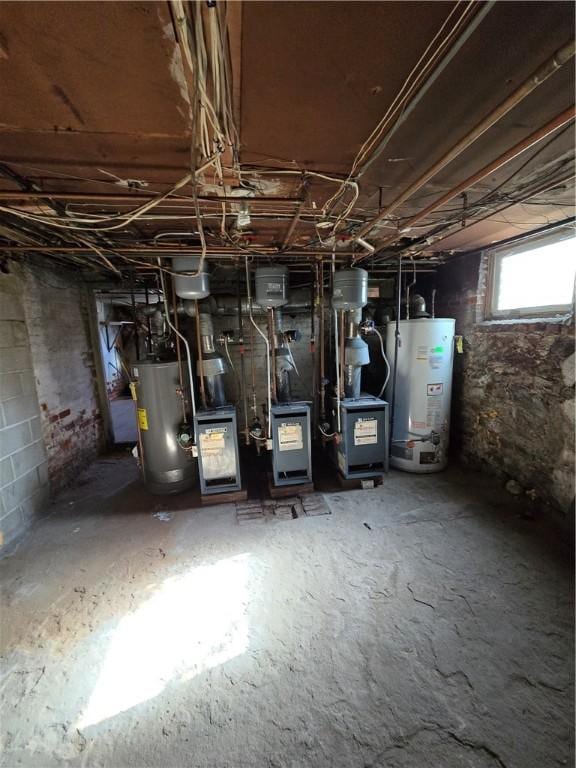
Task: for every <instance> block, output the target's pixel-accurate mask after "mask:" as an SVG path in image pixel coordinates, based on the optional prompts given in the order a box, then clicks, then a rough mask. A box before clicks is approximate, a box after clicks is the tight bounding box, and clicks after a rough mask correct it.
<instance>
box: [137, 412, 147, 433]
mask: <svg viewBox="0 0 576 768" xmlns="http://www.w3.org/2000/svg"><path fill="white" fill-rule="evenodd" d="M138 426H139V427H140V429H148V412H147V411H146V408H138Z"/></svg>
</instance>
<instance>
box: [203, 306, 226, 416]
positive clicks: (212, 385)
mask: <svg viewBox="0 0 576 768" xmlns="http://www.w3.org/2000/svg"><path fill="white" fill-rule="evenodd" d="M203 309H204V307H203ZM199 325H200V346H201V350H202V366H200V360H198V363H197V367H196V373H197V374H198V375H199V376H201V375H202V371H203V372H204V389H205V392H206V405H207V406H208V408H221V407H222V406H223V405H226V394H225V392H224V374H225V373H226V372H227V370H228V366H227V364H226V362H225V361H224V358H223V357H222V356H221V355H220V354H219V353H218V352H217V351H216V347H215V345H214V325H213V323H212V317H211V316H210V315H209V314H207V313H204V312H201V313H200V318H199Z"/></svg>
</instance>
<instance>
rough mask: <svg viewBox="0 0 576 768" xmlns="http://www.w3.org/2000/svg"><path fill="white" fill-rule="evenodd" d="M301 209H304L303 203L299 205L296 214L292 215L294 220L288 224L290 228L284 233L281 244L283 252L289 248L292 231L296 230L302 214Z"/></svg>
mask: <svg viewBox="0 0 576 768" xmlns="http://www.w3.org/2000/svg"><path fill="white" fill-rule="evenodd" d="M303 208H304V203H300V205H299V206H298V208H297V210H296V212H295V213H294V218H293V219H292V221H291V222H290V226H289V227H288V231H287V232H286V236H285V238H284V242H283V243H282V250H283V251H285V250H286V249H287V248H288V247H289V246H290V242H291V240H292V235H293V234H294V230H295V229H296V227H297V225H298V222H299V221H300V214H301V213H302V210H303Z"/></svg>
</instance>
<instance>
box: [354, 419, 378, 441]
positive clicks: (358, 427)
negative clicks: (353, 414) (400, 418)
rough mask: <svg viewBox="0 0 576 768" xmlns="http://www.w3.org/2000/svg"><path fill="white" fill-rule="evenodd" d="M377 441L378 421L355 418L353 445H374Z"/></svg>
mask: <svg viewBox="0 0 576 768" xmlns="http://www.w3.org/2000/svg"><path fill="white" fill-rule="evenodd" d="M377 442H378V421H377V420H376V419H357V420H356V422H355V423H354V445H375V444H376V443H377Z"/></svg>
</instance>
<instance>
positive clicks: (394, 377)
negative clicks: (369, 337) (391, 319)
mask: <svg viewBox="0 0 576 768" xmlns="http://www.w3.org/2000/svg"><path fill="white" fill-rule="evenodd" d="M397 280H398V285H397V287H396V288H397V289H396V329H395V331H394V372H393V375H392V402H391V403H390V445H392V442H393V439H394V409H395V407H396V381H397V379H398V348H399V346H400V310H401V308H402V256H400V258H399V259H398V277H397Z"/></svg>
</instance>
